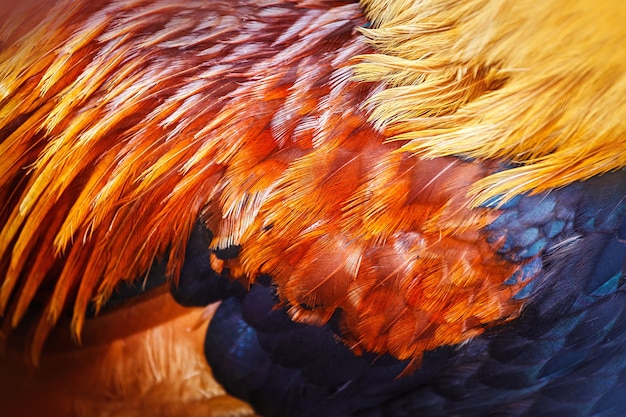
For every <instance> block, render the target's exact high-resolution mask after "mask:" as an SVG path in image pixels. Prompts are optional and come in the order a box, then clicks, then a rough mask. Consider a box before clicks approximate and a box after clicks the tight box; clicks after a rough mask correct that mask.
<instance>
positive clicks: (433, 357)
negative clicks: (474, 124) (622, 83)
mask: <svg viewBox="0 0 626 417" xmlns="http://www.w3.org/2000/svg"><path fill="white" fill-rule="evenodd" d="M533 229H538V230H539V232H538V234H537V235H536V236H535V233H534V232H530V233H529V230H533ZM490 233H492V234H495V235H500V234H504V235H506V238H507V241H508V242H510V244H507V245H505V246H506V247H507V248H509V250H508V251H506V253H504V254H503V256H510V257H520V256H527V255H528V254H527V252H528V251H529V249H531V250H533V251H534V249H533V248H535V247H536V245H537V244H538V243H537V242H539V244H541V245H543V246H545V251H544V255H543V256H542V261H541V264H540V265H538V266H537V267H538V268H540V269H541V270H542V272H541V276H540V277H539V278H537V281H536V282H537V284H536V285H534V286H533V288H532V290H531V289H529V290H528V291H525V294H523V296H524V297H527V298H528V299H529V300H530V302H529V303H528V305H527V306H526V307H525V310H524V312H523V314H522V315H521V316H520V318H519V319H518V320H516V321H515V322H512V323H507V324H504V325H502V326H499V327H496V328H493V329H491V330H489V331H487V332H486V333H485V334H484V335H482V336H479V337H476V338H474V339H472V340H471V341H470V342H468V343H466V344H464V345H462V346H459V347H442V348H440V349H437V350H436V351H434V352H430V353H428V354H426V355H425V357H424V361H423V364H422V367H421V368H420V369H419V370H417V371H416V372H415V373H414V374H412V375H410V376H406V377H402V378H397V377H398V375H399V374H400V373H401V372H402V371H403V369H404V367H405V366H407V362H402V361H397V360H395V359H393V358H389V357H384V356H383V357H377V356H375V355H364V356H362V357H354V356H353V355H352V354H351V352H350V351H349V350H348V349H347V348H346V347H345V346H343V345H342V344H341V343H339V342H338V341H337V340H336V338H335V337H334V335H335V333H336V331H337V328H336V327H333V324H332V323H331V324H329V325H327V326H325V327H323V328H315V327H309V326H303V325H301V324H294V323H292V322H291V321H290V320H289V318H288V316H287V315H286V314H285V312H284V311H282V310H275V307H274V304H275V302H276V299H275V296H274V295H272V290H271V285H269V283H265V285H255V286H253V287H252V289H251V290H250V292H249V293H247V294H246V295H245V296H243V298H242V297H240V296H235V297H233V298H229V299H228V301H226V302H224V303H223V304H222V305H221V306H220V308H219V309H218V312H217V314H216V319H215V320H214V321H213V322H212V323H211V325H210V328H209V332H208V335H207V340H206V345H205V349H206V354H207V357H208V359H209V362H210V363H211V365H212V367H213V369H214V373H215V375H216V377H217V378H218V380H220V381H222V383H223V384H224V385H225V387H226V388H227V389H228V390H229V391H230V392H232V393H233V394H235V395H237V396H239V397H241V398H244V399H246V400H247V401H250V402H251V404H253V405H254V406H255V407H257V409H258V410H259V411H260V412H261V413H266V415H277V416H318V415H320V416H321V415H333V416H342V415H346V416H347V415H354V416H398V417H399V416H433V417H434V416H441V417H443V416H456V415H459V416H467V417H470V416H476V417H478V416H511V417H513V416H529V417H530V416H546V417H551V416H563V417H565V416H581V417H582V416H597V417H600V416H604V417H606V416H610V417H617V416H621V415H624V413H626V402H625V401H624V400H623V398H624V397H623V395H624V393H625V390H626V333H625V332H624V331H625V330H626V311H625V306H626V304H624V302H625V301H626V294H624V284H625V279H626V277H625V272H626V241H625V239H624V238H625V237H626V235H625V233H626V171H625V170H621V171H618V172H616V173H612V174H606V175H604V176H601V177H598V178H594V179H591V180H589V181H587V182H584V183H577V184H572V185H571V186H569V187H566V188H564V189H561V190H556V191H553V192H550V193H546V194H540V195H536V196H532V197H520V198H517V199H515V200H514V201H513V202H511V203H509V204H507V205H506V206H505V207H504V212H503V214H502V215H501V217H500V219H499V220H496V221H495V222H494V223H493V225H492V227H490ZM529 235H533V236H535V237H534V239H529V238H528V236H529ZM542 242H544V243H542ZM503 252H505V251H504V250H503ZM518 279H521V278H518ZM268 285H269V286H268Z"/></svg>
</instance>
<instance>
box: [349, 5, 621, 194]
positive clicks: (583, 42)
mask: <svg viewBox="0 0 626 417" xmlns="http://www.w3.org/2000/svg"><path fill="white" fill-rule="evenodd" d="M362 4H363V5H364V7H365V8H366V12H367V13H368V16H369V18H370V19H371V20H372V21H373V22H374V23H375V25H374V26H375V27H374V28H373V29H363V30H362V31H363V33H364V34H365V36H366V37H367V38H368V39H369V42H370V43H371V44H372V45H373V46H374V47H375V48H377V49H378V51H379V52H380V53H379V54H371V55H363V56H360V57H359V58H358V62H357V63H356V64H355V65H354V69H355V72H356V79H358V80H362V81H384V82H385V83H386V84H387V89H386V90H385V91H382V92H380V93H378V94H377V95H375V96H374V97H373V98H372V99H371V100H370V102H369V103H367V104H368V105H373V106H374V111H373V113H372V116H371V119H372V120H373V121H374V122H375V124H376V125H377V127H378V128H379V129H380V128H386V129H388V130H389V132H390V133H391V134H392V135H393V136H394V137H395V139H401V140H408V141H409V142H408V143H407V144H406V145H404V146H403V148H402V150H403V151H410V152H412V153H415V154H419V155H422V156H424V157H429V158H434V157H440V156H446V155H463V156H468V157H472V158H478V159H488V158H503V159H505V160H506V161H509V162H512V163H514V164H520V165H521V166H519V167H516V168H513V169H510V170H507V171H504V172H500V173H498V174H494V175H492V176H490V177H488V178H485V179H483V180H481V181H479V182H477V183H476V184H475V185H474V187H473V188H472V192H473V193H474V199H473V204H480V203H483V202H485V201H487V200H488V199H490V198H493V197H495V196H498V195H502V196H503V198H502V201H506V200H507V199H509V198H511V197H512V196H514V195H516V194H519V193H524V192H529V191H532V192H541V191H545V190H548V189H550V188H554V187H560V186H564V185H567V184H569V183H571V182H573V181H577V180H584V179H587V178H590V177H592V176H594V175H598V174H601V173H604V172H608V171H611V170H615V169H618V168H620V167H621V166H624V165H626V153H625V152H615V149H624V148H626V122H625V117H624V116H625V114H626V100H624V97H626V48H624V45H625V44H626V25H624V24H623V22H624V21H625V20H626V3H623V2H622V1H620V0H600V1H594V2H589V1H587V0H548V1H542V2H537V1H534V0H521V1H519V0H517V1H512V0H510V1H509V0H464V1H458V0H425V1H417V2H408V1H403V0H397V1H394V0H386V1H374V0H363V1H362Z"/></svg>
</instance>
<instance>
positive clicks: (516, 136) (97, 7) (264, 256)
mask: <svg viewBox="0 0 626 417" xmlns="http://www.w3.org/2000/svg"><path fill="white" fill-rule="evenodd" d="M32 6H33V7H34V4H33V5H32ZM37 7H38V9H36V10H35V11H34V12H33V10H31V9H29V8H27V7H24V8H23V10H20V9H19V8H17V9H16V10H14V11H13V12H12V13H8V14H6V19H4V23H3V26H2V27H1V29H0V34H1V35H2V44H0V74H1V76H0V153H1V154H2V155H3V158H2V159H1V160H0V174H1V175H0V202H2V205H1V206H0V227H2V230H1V232H0V273H1V275H0V283H1V286H0V314H2V316H3V317H4V326H3V330H2V339H3V340H9V339H10V337H11V334H12V333H14V332H15V330H12V329H15V328H18V330H19V326H20V324H21V323H22V322H30V321H31V319H32V318H33V317H35V318H36V319H35V320H36V324H34V328H33V329H32V335H31V337H29V343H28V355H29V358H30V361H32V362H33V363H35V364H37V363H39V361H40V357H41V354H42V350H43V349H44V348H45V343H46V339H48V338H49V336H50V333H51V332H53V330H54V328H55V325H56V324H57V322H59V321H61V322H63V321H64V320H65V319H66V318H69V317H71V329H72V332H73V335H74V337H75V338H76V339H77V340H78V341H81V340H82V336H83V332H84V329H87V331H88V332H89V330H88V329H89V326H90V321H91V320H93V319H91V318H89V317H90V316H91V315H92V314H96V315H97V314H99V313H103V314H104V315H105V316H106V315H107V314H108V310H111V309H115V308H116V307H115V304H116V303H117V302H120V303H121V304H122V306H121V307H117V308H121V309H124V308H125V307H124V302H122V301H119V300H120V299H121V298H122V297H121V294H122V293H123V292H124V291H125V290H124V288H131V290H130V298H133V297H135V296H137V297H139V295H138V294H136V293H135V292H133V291H134V290H132V288H135V287H134V284H133V283H134V282H136V281H139V282H142V288H141V289H140V290H138V291H137V293H142V292H145V291H147V288H149V287H152V286H155V287H161V288H162V285H163V282H164V281H165V280H169V282H170V285H171V292H172V295H173V296H174V298H175V299H176V300H177V301H178V302H179V303H181V304H183V305H199V306H203V305H206V304H209V303H211V302H213V301H218V300H220V299H226V301H224V302H223V304H222V305H221V306H220V307H219V308H218V310H217V313H216V315H215V318H214V319H213V320H212V322H211V324H210V326H209V328H208V332H207V336H206V341H205V349H206V350H205V355H206V358H207V360H208V362H209V363H210V365H211V366H212V368H213V371H214V373H215V376H216V377H217V378H218V380H219V381H220V382H221V383H223V384H224V386H225V387H226V389H227V390H228V391H229V392H231V393H233V394H234V395H236V396H238V397H240V398H243V399H244V400H246V401H249V402H250V403H251V404H252V405H253V407H254V408H255V409H256V410H257V411H258V412H260V413H262V414H264V415H267V416H270V415H285V416H288V415H326V414H328V413H330V414H332V415H372V416H373V415H391V416H396V415H397V416H401V415H424V416H445V415H457V414H458V415H467V416H474V415H476V416H478V415H481V416H482V415H510V416H521V415H535V416H536V415H561V414H559V413H564V414H563V415H580V416H592V415H593V416H595V415H598V416H600V415H619V414H611V413H621V412H623V411H624V410H623V407H621V406H620V405H619V403H617V402H615V401H614V400H613V398H614V397H615V396H617V395H618V394H619V393H620V392H621V391H620V390H621V388H620V387H622V386H624V384H626V380H622V378H621V374H622V373H625V372H624V371H623V370H624V369H626V361H624V360H623V359H619V358H623V357H626V356H625V355H624V353H626V345H625V344H624V343H625V342H626V336H623V334H622V332H621V331H620V329H621V327H620V326H623V325H622V324H621V320H620V317H621V315H622V312H621V304H620V307H618V306H617V304H615V303H617V302H619V300H621V297H622V296H623V290H622V285H623V279H624V270H625V268H626V261H625V259H626V248H625V247H624V241H625V240H624V238H625V236H624V233H626V220H625V219H626V203H625V199H626V189H624V184H625V183H626V179H625V177H624V170H623V167H624V166H625V165H626V157H625V156H624V153H623V152H621V149H622V148H624V146H625V145H626V142H625V140H626V129H625V126H624V121H623V120H624V117H623V116H624V109H626V105H625V102H624V99H623V97H624V96H625V94H624V93H626V56H625V55H624V48H621V47H620V45H623V44H624V41H625V40H626V31H625V30H624V29H623V27H624V26H623V25H621V19H622V17H624V16H625V14H626V13H625V12H626V10H625V9H626V8H625V7H624V6H623V5H622V4H621V3H619V4H618V2H616V1H610V0H607V1H600V2H599V3H598V4H594V5H589V4H588V2H583V1H577V0H550V1H546V2H542V3H541V4H537V3H536V2H531V1H527V0H522V1H517V2H511V1H496V0H471V1H465V2H460V1H453V0H426V1H402V0H398V1H392V0H388V1H373V0H371V1H370V0H367V1H365V0H364V1H363V2H362V4H358V3H354V2H350V1H315V0H293V1H262V2H251V1H247V0H238V1H236V2H220V1H217V2H215V1H210V2H209V1H200V0H192V1H185V2H182V1H180V2H177V1H160V0H135V1H131V0H119V1H118V0H98V1H91V2H90V1H87V0H75V1H69V0H67V1H49V2H47V3H45V2H44V3H41V2H40V3H37ZM31 13H35V14H36V15H37V16H41V19H29V16H30V15H31ZM129 286H130V287H129ZM160 296H163V294H161V295H160ZM95 320H97V319H95ZM159 320H165V318H161V319H158V320H157V319H155V321H154V322H153V325H154V326H158V325H160V323H161V322H160V321H159ZM584 323H604V324H598V325H599V326H600V327H601V328H595V327H593V326H592V327H593V328H591V327H589V326H590V325H586V324H584ZM27 324H28V323H26V324H24V323H22V325H23V326H27ZM172 337H173V336H172ZM623 339H625V340H623ZM312 341H314V342H312ZM311 345H312V346H316V347H315V348H311ZM539 346H543V347H541V348H540V347H539ZM198 349H202V346H200V344H198ZM609 351H610V352H612V353H611V355H613V356H614V357H615V358H616V359H615V361H614V362H613V363H610V364H609V363H607V364H605V363H604V362H602V363H600V362H601V361H600V359H599V358H600V357H603V356H606V353H605V352H609ZM44 355H45V350H44ZM559 358H561V359H559ZM559 361H561V362H559ZM599 361H600V362H599ZM325 363H335V366H332V367H331V368H332V369H330V370H331V371H333V372H327V371H328V369H327V368H328V366H327V365H324V364H325ZM207 372H208V371H207ZM597 379H602V380H603V381H604V383H603V384H602V387H601V388H600V387H597V388H595V390H594V391H593V395H591V394H589V398H587V397H585V401H586V405H585V406H582V405H581V404H578V403H577V402H576V398H575V397H576V395H574V394H567V395H566V394H563V395H564V396H565V397H566V398H560V397H559V394H558V391H559V387H561V386H564V385H563V384H565V385H567V384H570V385H571V384H573V383H572V382H567V381H578V383H579V386H588V385H589V386H592V385H593V384H594V382H593V381H595V380H597ZM607 381H608V382H607ZM570 385H567V387H566V388H567V389H565V388H564V391H563V392H567V393H574V392H577V391H576V390H574V389H573V388H572V387H571V386H570ZM461 386H462V387H461ZM491 389H497V390H498V394H497V395H495V394H492V393H491V391H490V390H491ZM590 389H591V388H590ZM583 391H584V390H583ZM581 398H582V396H581ZM561 400H562V401H561ZM541 413H543V414H541ZM603 413H604V414H603Z"/></svg>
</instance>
